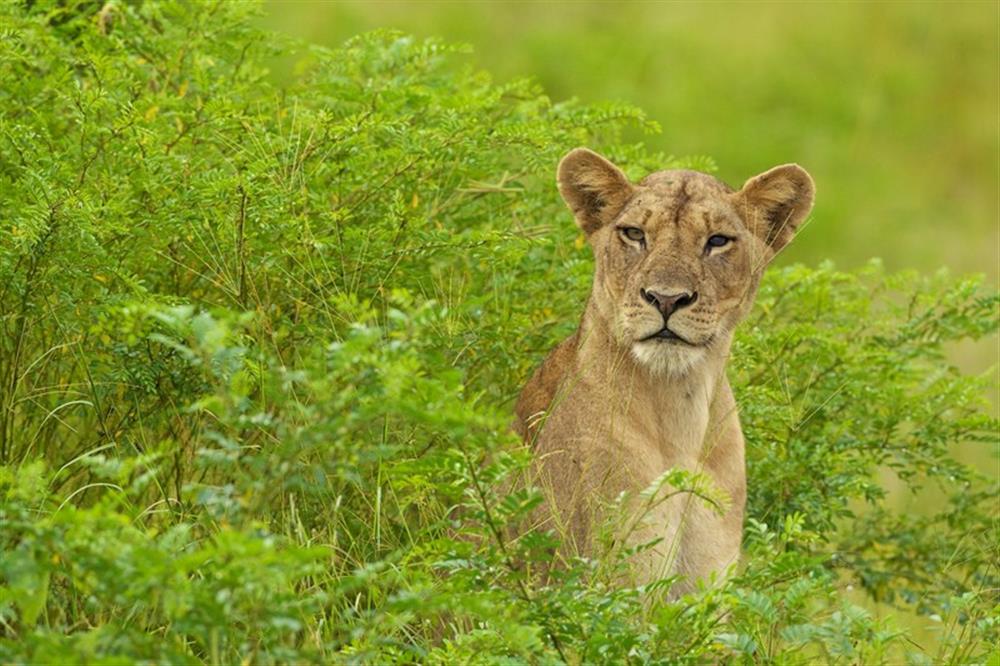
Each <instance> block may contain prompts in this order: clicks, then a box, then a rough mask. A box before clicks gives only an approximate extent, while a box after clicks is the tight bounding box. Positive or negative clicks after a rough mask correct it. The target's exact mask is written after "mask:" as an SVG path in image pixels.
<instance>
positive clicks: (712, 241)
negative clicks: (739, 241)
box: [707, 234, 733, 247]
mask: <svg viewBox="0 0 1000 666" xmlns="http://www.w3.org/2000/svg"><path fill="white" fill-rule="evenodd" d="M731 240H733V239H732V238H730V237H729V236H722V235H720V234H715V235H714V236H710V237H709V239H708V243H707V246H708V247H723V246H725V245H729V242H730V241H731Z"/></svg>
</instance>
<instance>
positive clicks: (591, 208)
mask: <svg viewBox="0 0 1000 666" xmlns="http://www.w3.org/2000/svg"><path fill="white" fill-rule="evenodd" d="M557 178H558V181H559V193H560V194H561V195H562V198H563V200H564V201H565V202H566V205H567V206H569V209H570V210H571V211H573V215H574V216H576V223H577V224H578V225H580V228H581V229H583V231H584V233H585V234H587V235H588V236H589V235H590V234H592V233H594V232H595V231H597V230H598V229H600V228H601V227H602V226H603V225H605V224H607V223H608V222H610V221H611V220H613V219H614V218H615V217H616V216H617V215H618V213H620V212H621V210H622V208H624V207H625V204H626V203H628V200H629V198H630V197H631V196H632V194H633V193H634V192H635V186H633V185H632V183H630V182H629V180H628V178H627V177H626V176H625V174H624V173H622V171H621V169H619V168H618V167H616V166H615V165H614V164H612V163H611V162H609V161H608V160H606V159H604V158H603V157H601V156H600V155H598V154H597V153H595V152H593V151H591V150H587V149H586V148H576V149H575V150H571V151H570V152H569V153H568V154H567V155H566V157H564V158H562V161H561V162H559V170H558V176H557Z"/></svg>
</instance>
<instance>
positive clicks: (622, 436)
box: [514, 148, 813, 591]
mask: <svg viewBox="0 0 1000 666" xmlns="http://www.w3.org/2000/svg"><path fill="white" fill-rule="evenodd" d="M558 182H559V190H560V193H561V194H562V196H563V198H564V199H565V201H566V203H567V205H568V206H569V207H570V209H571V210H572V211H573V213H574V216H575V218H576V221H577V224H578V225H579V226H580V228H581V229H582V230H583V231H584V232H585V233H586V234H587V239H588V241H589V243H590V245H591V247H592V249H593V253H594V257H595V270H594V283H593V289H592V292H591V296H590V299H589V301H588V303H587V306H586V308H585V310H584V314H583V320H582V322H581V324H580V327H579V329H578V330H577V332H576V333H574V334H573V335H572V336H571V337H569V338H568V339H566V340H564V341H563V342H562V343H561V344H559V345H558V346H557V347H556V348H555V349H554V350H553V351H552V353H551V354H550V355H549V357H548V358H547V359H546V360H545V361H544V362H543V364H542V365H541V367H540V368H539V369H538V370H537V371H536V372H535V374H534V376H532V378H531V379H530V380H529V381H528V383H527V385H526V386H525V387H524V389H523V391H522V392H521V396H520V398H519V400H518V403H517V407H516V419H515V424H514V427H515V429H516V430H517V432H518V433H519V434H520V435H521V436H522V437H523V438H524V439H525V441H526V442H528V443H529V444H530V445H531V446H532V447H533V449H534V454H535V455H534V459H535V465H534V470H535V474H536V479H535V481H536V483H538V484H539V485H540V486H541V487H542V489H543V491H544V493H545V496H546V503H545V505H544V506H543V508H542V510H541V511H540V512H539V514H538V516H537V519H538V523H539V525H540V526H541V527H543V528H552V529H555V530H556V531H557V532H558V533H559V534H561V535H562V536H563V537H564V539H563V544H564V546H563V553H562V555H563V556H569V555H573V554H582V555H593V554H595V552H596V550H597V543H596V538H595V537H596V531H595V529H596V527H595V526H597V525H600V524H602V523H605V524H606V523H608V522H609V521H612V522H615V523H616V524H617V525H618V527H617V528H616V529H615V531H614V534H615V535H616V536H617V538H618V539H619V540H620V541H625V542H626V545H632V546H635V545H639V544H644V543H649V542H652V541H657V540H659V541H658V542H657V543H656V544H655V545H654V546H653V547H652V548H650V549H647V550H644V551H640V552H639V553H638V554H637V555H636V556H635V557H634V558H633V563H634V566H633V571H634V573H635V576H636V579H637V581H638V582H649V581H651V580H654V579H657V578H659V577H661V576H663V575H671V574H679V575H681V576H682V577H683V580H684V581H686V582H682V583H681V584H680V585H678V586H677V587H675V591H677V590H684V589H688V587H689V586H690V585H691V584H692V583H693V581H694V580H696V579H699V578H706V577H708V576H709V575H710V574H712V573H720V574H721V573H723V572H724V571H725V570H726V569H727V568H728V567H729V566H730V565H732V564H734V563H736V561H737V559H738V557H739V550H740V537H741V532H742V525H743V509H744V504H745V498H746V475H745V467H744V454H743V435H742V432H741V430H740V424H739V418H738V416H737V413H736V403H735V400H734V398H733V394H732V391H731V390H730V387H729V383H728V381H727V379H726V375H725V362H726V359H727V357H728V355H729V348H730V342H731V339H732V331H733V329H734V327H735V326H736V324H737V323H738V322H739V321H740V320H741V319H742V318H743V317H745V316H746V314H747V312H748V311H749V309H750V307H751V304H752V301H753V298H754V295H755V294H756V291H757V286H758V284H759V281H760V277H761V274H762V272H763V270H764V268H765V266H766V265H767V264H768V262H769V261H770V260H771V259H772V258H773V257H774V256H775V254H776V253H777V252H778V251H780V250H781V248H782V247H784V246H785V245H786V244H787V243H788V242H789V241H790V240H791V238H792V236H793V235H794V233H795V230H796V229H797V227H798V226H799V225H800V224H801V222H802V221H803V219H805V217H806V215H807V214H808V212H809V210H810V209H811V207H812V201H813V183H812V179H811V178H810V177H809V175H808V174H807V173H806V172H805V171H804V170H803V169H802V168H800V167H798V166H796V165H784V166H780V167H776V168H774V169H771V170H770V171H768V172H766V173H764V174H761V175H760V176H757V177H755V178H752V179H750V180H749V181H747V183H746V185H744V187H743V188H742V189H741V190H740V191H738V192H734V191H733V190H732V189H731V188H729V187H728V186H726V185H725V184H723V183H721V182H720V181H718V180H716V179H715V178H713V177H711V176H708V175H706V174H702V173H698V172H693V171H680V170H671V171H660V172H657V173H654V174H651V175H649V176H647V177H646V178H645V179H643V180H642V181H641V182H639V183H638V184H633V183H631V182H629V180H628V179H627V178H626V177H625V175H624V174H623V173H622V172H621V171H620V170H619V169H618V168H617V167H615V166H614V165H612V164H611V163H610V162H608V161H607V160H605V159H604V158H602V157H601V156H599V155H597V154H596V153H593V152H591V151H589V150H586V149H582V148H578V149H576V150H574V151H572V152H570V153H569V154H568V155H567V156H566V157H565V158H563V160H562V162H561V163H560V165H559V170H558ZM624 227H633V228H636V229H640V230H642V231H643V233H644V235H645V238H644V239H643V241H642V242H636V241H634V240H632V239H630V238H628V237H627V235H626V233H625V232H624V231H622V229H623V228H624ZM630 233H634V232H630ZM715 234H721V235H725V236H727V237H730V238H732V239H733V240H732V241H731V242H729V243H728V244H727V245H726V246H724V247H720V248H709V247H708V246H707V245H706V243H707V239H708V238H709V237H710V236H712V235H715ZM642 290H645V294H644V293H643V291H642ZM650 292H652V293H654V294H661V295H662V294H679V293H682V292H683V293H687V294H692V293H697V298H696V299H695V300H693V302H690V303H689V304H687V305H685V306H683V307H680V308H679V309H677V310H676V311H674V312H673V313H672V314H670V315H669V317H668V318H667V319H666V321H667V326H668V327H669V329H670V330H671V331H672V332H673V333H675V334H676V335H678V336H680V338H681V339H680V340H677V339H666V340H664V339H652V340H643V339H644V338H646V337H647V336H650V335H652V334H654V333H656V332H657V331H659V330H660V329H661V328H663V326H664V315H663V314H662V313H661V310H660V309H658V308H659V306H658V305H656V304H653V303H651V302H650V301H649V296H648V294H649V293H650ZM657 302H659V301H657ZM671 468H684V469H688V470H692V471H698V472H703V473H704V474H706V475H707V476H708V477H709V478H710V479H711V480H712V482H713V483H714V484H715V485H716V486H717V487H718V488H719V489H721V490H722V491H724V493H725V494H726V495H727V496H728V498H729V502H728V505H727V506H726V507H724V510H723V511H722V512H721V514H720V513H719V512H718V511H715V510H713V509H712V508H711V507H710V506H708V505H707V504H706V503H704V502H702V501H701V500H699V499H697V498H695V497H694V496H693V495H691V494H683V493H675V494H673V495H672V496H670V497H669V499H666V500H665V501H662V502H660V503H658V504H656V505H655V506H654V507H653V508H652V509H651V510H643V509H641V508H640V507H643V506H647V505H646V504H645V502H644V500H641V499H640V498H639V493H640V492H641V491H643V490H644V489H646V488H647V487H649V486H650V484H652V483H653V482H654V481H655V480H656V479H657V478H658V477H659V476H660V475H661V474H663V473H664V472H665V471H666V470H668V469H671ZM672 491H673V489H671V488H664V489H662V490H661V492H660V496H661V497H667V495H668V493H671V492H672ZM623 493H624V495H622V494H623ZM620 497H624V498H625V499H624V502H619V503H617V504H616V503H615V502H616V499H618V498H620ZM612 506H619V507H624V513H625V515H612V516H609V515H608V508H609V507H612ZM619 513H621V510H619ZM633 525H638V526H637V527H634V528H633ZM619 545H620V544H619Z"/></svg>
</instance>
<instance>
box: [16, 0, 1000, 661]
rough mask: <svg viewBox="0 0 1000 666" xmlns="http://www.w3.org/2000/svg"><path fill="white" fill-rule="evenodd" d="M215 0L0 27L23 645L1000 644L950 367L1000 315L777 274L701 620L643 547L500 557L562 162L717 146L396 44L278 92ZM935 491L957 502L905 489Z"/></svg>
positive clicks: (42, 6) (936, 653) (548, 303)
mask: <svg viewBox="0 0 1000 666" xmlns="http://www.w3.org/2000/svg"><path fill="white" fill-rule="evenodd" d="M188 9H189V8H188V7H186V6H185V5H183V4H176V5H174V4H159V3H156V4H154V3H146V4H144V3H139V4H125V3H121V4H119V3H114V2H112V3H108V4H106V5H104V7H103V8H100V9H98V8H96V7H93V6H92V5H90V4H89V3H79V4H73V3H68V4H67V3H55V2H52V3H47V2H34V3H28V4H26V5H20V4H10V3H8V4H5V5H2V6H0V32H2V34H3V39H2V40H0V71H3V72H4V86H3V87H0V211H2V215H0V233H2V234H3V235H2V244H0V387H2V388H0V465H2V467H0V497H2V501H0V543H2V559H0V659H2V660H3V661H5V662H8V661H9V662H24V661H30V662H68V661H80V662H82V661H94V662H107V663H117V662H132V661H141V660H145V661H153V662H171V663H174V662H177V663H203V662H211V663H236V662H243V661H246V662H252V663H275V662H276V663H289V662H316V663H326V662H330V661H338V662H339V661H344V662H378V663H386V662H412V661H428V662H434V663H453V662H458V661H463V662H476V663H478V662H490V663H493V662H501V663H520V662H529V663H560V662H561V661H568V662H571V663H595V662H609V663H620V662H636V663H642V662H661V663H681V662H688V663H696V662H704V661H706V660H716V661H720V660H728V661H731V662H733V663H742V662H750V663H753V662H770V661H776V662H780V663H800V662H805V661H808V660H810V659H813V658H816V657H823V658H825V659H827V660H828V661H832V662H843V663H859V662H862V663H871V662H872V661H878V660H888V659H900V658H904V657H905V658H908V659H910V660H913V661H914V662H916V663H921V660H923V661H928V660H930V661H934V662H935V663H939V662H941V661H953V662H970V661H971V662H976V661H984V660H986V659H987V657H988V656H989V650H990V649H991V646H992V645H994V644H995V643H996V640H997V623H996V617H997V614H996V610H995V609H996V605H997V597H996V590H997V587H998V580H997V571H996V562H997V555H998V553H997V546H996V544H997V543H1000V535H998V534H997V532H996V522H995V504H996V501H997V497H998V493H997V488H996V487H995V485H990V482H989V480H987V479H983V478H981V477H980V476H978V475H977V474H976V473H975V472H974V471H973V470H971V469H969V468H967V467H966V466H964V465H962V464H960V463H959V462H958V461H957V459H956V457H955V454H954V452H955V448H956V447H957V446H959V445H963V444H969V443H971V444H976V443H984V442H988V441H995V436H996V423H995V422H994V421H992V420H990V419H989V418H988V417H987V416H985V414H986V412H985V408H984V404H983V398H982V395H983V393H984V388H985V387H986V386H987V383H986V380H985V379H983V378H975V377H967V376H963V375H961V374H960V373H958V372H957V371H956V370H955V369H954V368H952V367H951V366H950V365H949V364H948V363H947V362H946V360H945V358H944V355H943V352H944V349H945V345H947V344H948V343H950V342H952V341H955V340H961V339H965V338H978V337H982V336H984V335H987V334H992V333H993V332H994V331H995V330H996V326H997V297H996V295H995V294H992V293H990V292H988V291H986V290H984V289H983V288H982V287H981V286H980V285H979V284H978V283H976V282H975V281H955V280H952V279H950V278H948V277H947V276H935V277H933V278H931V279H924V278H919V277H918V276H915V275H910V274H903V275H885V274H884V273H883V272H882V271H881V270H880V268H879V267H878V265H877V264H872V265H871V266H870V267H869V268H868V269H866V270H864V271H861V272H859V273H856V274H845V273H839V272H837V271H835V270H834V269H833V268H832V267H829V266H823V267H821V268H819V269H806V268H801V267H792V268H788V269H784V270H781V271H776V272H773V273H772V274H771V275H770V276H769V277H768V279H767V280H766V282H765V285H764V286H763V288H762V293H761V295H760V299H759V305H758V307H757V309H756V310H755V314H754V315H753V317H752V319H751V321H749V322H747V323H746V325H744V327H743V328H742V329H741V333H740V337H739V339H738V341H737V344H736V345H735V349H734V361H733V366H732V376H733V379H734V385H735V390H736V393H737V395H738V397H739V400H740V402H741V410H742V414H743V419H744V430H745V431H746V434H747V440H748V447H749V472H750V481H749V487H750V519H749V520H748V524H747V534H746V537H747V538H746V552H747V558H746V560H747V561H746V565H745V567H743V569H742V570H741V572H739V573H738V574H737V575H736V576H735V577H734V578H732V579H731V580H729V581H726V582H724V583H720V584H718V585H716V586H713V587H708V588H705V589H703V590H701V591H699V592H697V593H694V594H691V595H689V596H687V597H685V598H684V599H682V600H680V601H679V602H668V601H666V600H665V596H664V592H665V591H666V590H667V589H668V588H669V586H670V583H671V581H669V580H665V581H662V582H661V583H657V584H656V585H652V586H650V587H648V588H631V587H622V586H620V585H617V584H615V581H616V580H617V579H618V578H617V576H616V574H617V573H618V572H620V567H621V566H623V557H624V556H625V554H617V555H616V554H611V555H609V556H608V558H606V559H603V560H593V561H586V560H581V561H579V562H576V563H575V564H574V565H573V566H571V567H569V568H567V569H566V570H562V571H558V572H555V573H554V574H553V575H554V577H555V579H554V580H553V581H552V582H551V583H549V584H542V583H540V582H539V581H538V580H537V579H536V578H534V577H532V575H531V572H532V571H534V570H535V568H536V567H537V566H538V565H541V564H544V561H545V558H546V555H545V553H546V552H547V548H548V547H549V546H551V544H552V540H553V538H554V537H553V536H552V535H547V534H531V535H527V536H525V537H524V538H521V539H518V540H517V541H516V542H515V541H510V540H508V539H507V537H506V536H505V535H506V534H507V531H506V529H505V527H506V525H507V524H508V523H510V522H512V521H515V520H517V518H518V517H519V516H522V515H523V514H524V513H525V512H526V511H528V510H530V509H531V507H533V506H534V505H535V504H536V503H537V502H538V497H537V494H536V493H534V492H533V491H531V490H530V489H529V490H525V491H523V492H518V493H513V494H505V492H504V491H503V488H505V487H506V486H507V485H508V484H506V483H505V481H506V480H507V479H509V478H510V477H511V475H513V474H516V473H517V472H518V471H519V470H522V469H523V467H524V465H525V463H526V461H527V459H528V454H527V452H525V451H524V450H522V449H521V448H520V447H519V446H518V445H517V442H516V441H515V440H514V438H513V436H512V435H511V434H510V433H509V431H508V423H509V419H510V411H511V405H512V401H513V399H514V397H515V396H516V393H517V390H518V387H519V385H520V383H522V382H523V381H524V379H525V378H526V376H527V375H528V373H529V372H530V370H531V369H532V368H533V367H534V366H535V365H536V364H537V363H538V361H539V360H540V359H541V357H542V356H543V355H544V353H545V352H546V351H547V350H548V349H549V348H551V346H552V345H553V344H554V343H555V342H556V341H557V340H559V339H560V338H561V337H562V336H564V335H565V334H566V333H568V332H569V331H571V330H572V328H573V326H574V322H575V320H576V318H577V316H578V313H579V309H580V307H581V304H582V302H583V299H584V298H585V296H586V292H587V289H588V285H589V280H590V260H589V257H588V251H587V250H586V248H585V247H584V245H583V244H582V243H580V242H578V241H579V239H578V236H577V232H576V231H575V229H574V228H573V226H572V224H571V223H570V221H569V216H568V214H567V213H566V212H565V211H564V208H563V206H562V204H561V203H560V202H559V201H558V197H557V194H556V192H555V188H554V187H552V184H551V173H552V170H553V166H554V164H555V163H556V161H557V159H558V157H559V156H560V155H561V154H562V153H563V152H564V151H565V150H567V149H568V148H570V147H572V146H575V145H578V144H583V143H587V144H592V145H599V146H602V147H604V149H605V150H606V151H607V152H609V153H610V154H611V155H612V156H613V157H614V158H615V159H617V160H618V161H620V162H621V163H623V164H624V165H626V168H627V169H628V170H630V171H632V172H634V173H635V175H639V174H641V173H643V172H645V171H648V170H652V169H656V168H662V167H664V166H668V165H679V164H691V163H693V162H691V161H685V160H676V159H673V158H669V157H666V156H664V155H651V154H647V153H646V152H645V151H644V150H643V148H642V147H641V146H633V145H620V141H619V132H620V131H621V130H622V129H623V128H624V127H626V126H634V125H639V126H643V127H646V128H647V129H655V128H654V127H653V126H652V125H650V124H649V123H648V122H647V121H646V120H645V119H644V117H643V115H642V114H641V113H640V112H639V111H637V110H635V109H632V108H628V107H622V106H599V107H587V106H580V105H577V104H553V103H552V102H550V101H549V100H548V99H547V98H546V97H545V96H544V95H543V94H542V93H541V91H540V90H538V89H537V87H536V86H534V85H533V84H531V83H530V82H527V81H518V82H514V83H510V84H505V85H497V84H494V83H493V82H491V81H490V80H489V78H488V77H486V76H485V75H483V74H481V73H477V72H473V71H468V70H464V69H461V68H457V67H456V66H455V65H454V64H453V59H452V58H451V57H450V54H451V53H452V52H453V51H455V49H454V48H452V47H450V46H447V45H444V44H441V43H438V42H435V41H429V42H420V41H417V40H413V39H411V38H408V37H405V36H403V35H398V34H393V33H378V34H372V35H367V36H364V37H359V38H357V39H354V40H352V41H351V42H349V43H348V44H346V45H345V46H344V47H343V48H342V49H340V50H336V51H328V50H326V49H320V48H312V49H308V50H307V52H306V53H305V54H304V55H303V57H302V60H301V63H302V64H301V71H300V75H299V77H298V79H297V80H296V82H295V83H294V84H293V85H291V86H290V87H288V88H287V89H278V88H275V87H272V86H271V85H270V84H268V83H267V82H266V80H265V77H264V70H263V68H262V66H261V62H262V59H263V58H264V57H265V56H266V55H267V54H268V52H269V51H268V49H270V48H271V46H272V45H274V43H275V40H274V38H273V36H270V35H266V34H260V33H258V32H257V31H255V30H254V29H252V28H251V27H250V25H251V24H250V21H251V18H252V16H251V15H250V14H249V13H248V9H247V7H246V6H244V5H243V4H242V3H218V4H216V5H213V6H212V7H211V8H209V9H207V10H206V11H199V12H191V11H188ZM279 47H280V48H285V47H281V46H280V45H279ZM698 164H700V165H701V166H702V167H703V168H704V164H703V161H698ZM556 295H557V296H558V297H556ZM664 479H665V481H669V482H670V483H671V484H673V485H674V486H677V487H684V486H688V489H689V490H692V491H697V492H699V493H701V494H705V495H707V496H709V497H710V496H711V493H710V491H709V490H708V489H705V488H702V486H701V485H700V484H701V483H702V482H701V481H700V480H699V479H698V478H697V477H695V476H691V475H686V474H683V473H680V472H679V471H675V472H672V473H670V474H668V475H667V476H665V477H664ZM896 486H900V488H899V489H897V490H892V489H893V488H894V487H896ZM903 486H905V489H904V488H903ZM911 490H912V491H913V492H918V491H919V492H935V493H937V495H935V497H938V498H941V499H940V500H939V503H940V506H941V512H940V514H933V513H932V514H929V515H920V516H916V515H910V514H908V513H899V512H897V511H894V510H893V505H892V504H891V503H889V502H887V501H886V499H887V495H888V493H889V492H890V491H892V492H910V491H911ZM921 497H922V495H921ZM852 586H854V587H857V588H859V589H861V590H863V591H864V593H865V594H866V595H867V597H866V598H867V599H870V600H875V601H880V602H885V603H888V604H892V605H894V606H896V607H898V608H901V609H907V610H912V611H916V612H918V613H921V614H923V615H926V616H928V617H934V618H937V619H938V620H940V625H941V627H942V632H941V636H940V639H939V640H938V641H936V643H935V644H933V645H916V644H913V643H911V642H909V641H908V640H907V628H906V627H901V626H897V625H894V624H893V623H892V622H891V621H890V620H889V619H885V618H879V617H876V616H875V615H874V614H873V613H872V612H871V611H870V610H866V609H865V608H864V607H863V604H862V601H863V600H860V599H858V598H856V597H855V598H853V602H852V598H851V597H850V596H849V595H848V594H847V593H846V590H847V589H848V588H849V587H852Z"/></svg>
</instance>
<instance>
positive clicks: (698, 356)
mask: <svg viewBox="0 0 1000 666" xmlns="http://www.w3.org/2000/svg"><path fill="white" fill-rule="evenodd" d="M632 356H633V357H634V358H635V360H636V361H638V362H639V364H640V365H642V366H643V367H645V368H647V369H648V370H649V371H650V372H651V373H653V374H655V375H659V376H663V377H679V376H684V375H687V374H688V373H689V372H691V371H692V370H693V369H695V368H696V367H697V366H698V365H700V364H701V362H702V361H704V360H705V347H695V346H692V345H688V344H685V343H682V342H681V343H678V342H667V341H665V342H660V341H652V340H648V341H641V342H636V343H633V344H632Z"/></svg>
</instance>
